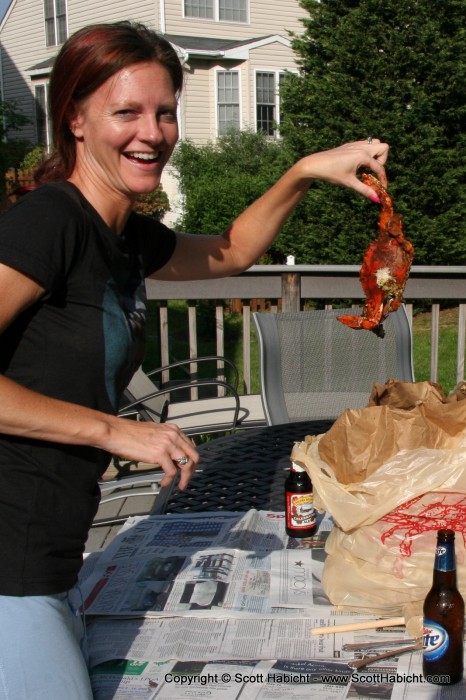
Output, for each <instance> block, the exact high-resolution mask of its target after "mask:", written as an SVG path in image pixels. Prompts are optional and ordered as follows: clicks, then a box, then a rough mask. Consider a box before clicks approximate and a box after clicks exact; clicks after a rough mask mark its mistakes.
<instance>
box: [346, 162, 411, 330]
mask: <svg viewBox="0 0 466 700" xmlns="http://www.w3.org/2000/svg"><path fill="white" fill-rule="evenodd" d="M363 181H364V182H365V184H367V185H369V186H370V187H371V188H372V189H374V190H375V191H376V192H377V194H378V196H379V198H380V200H381V203H382V211H381V213H380V220H379V235H378V237H377V238H376V239H375V240H373V241H371V243H369V246H368V248H367V250H366V252H365V255H364V260H363V263H362V267H361V270H360V273H359V278H360V280H361V285H362V288H363V291H364V294H365V296H366V301H365V304H364V307H363V310H362V313H361V315H360V316H339V317H338V320H339V321H341V322H342V323H344V324H345V325H347V326H349V327H350V328H356V329H365V330H370V331H373V332H374V333H375V334H376V335H378V336H380V337H383V336H384V330H383V326H382V323H383V321H384V319H385V318H386V317H387V316H388V314H389V313H390V312H392V311H396V309H397V308H398V307H399V306H400V304H401V302H402V300H403V292H404V288H405V285H406V281H407V279H408V276H409V271H410V269H411V263H412V260H413V255H414V248H413V246H412V245H411V243H410V242H409V241H407V240H406V239H405V237H404V235H403V230H402V219H401V215H400V214H395V213H394V212H393V206H392V200H391V198H390V196H389V194H388V193H387V191H386V189H385V188H384V187H383V185H382V184H381V183H380V182H379V181H378V180H377V179H376V178H375V177H374V176H373V175H365V176H364V175H363Z"/></svg>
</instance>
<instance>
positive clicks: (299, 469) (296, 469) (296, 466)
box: [291, 462, 306, 472]
mask: <svg viewBox="0 0 466 700" xmlns="http://www.w3.org/2000/svg"><path fill="white" fill-rule="evenodd" d="M291 468H292V470H293V471H294V472H304V471H306V470H305V469H304V467H301V466H300V465H299V464H296V462H291Z"/></svg>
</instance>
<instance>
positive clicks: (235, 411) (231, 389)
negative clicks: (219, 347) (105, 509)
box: [94, 355, 266, 525]
mask: <svg viewBox="0 0 466 700" xmlns="http://www.w3.org/2000/svg"><path fill="white" fill-rule="evenodd" d="M207 362H208V363H211V364H212V365H215V372H213V374H216V376H215V377H213V378H209V379H198V378H194V379H191V378H189V379H187V381H182V382H177V383H176V384H170V385H169V386H162V385H161V382H160V381H159V382H157V381H156V382H155V383H154V381H153V379H152V377H153V378H155V379H156V380H157V378H158V377H160V376H161V375H162V373H163V372H165V371H167V370H172V369H175V368H178V367H184V366H189V365H192V364H193V363H194V364H196V363H197V364H199V363H207ZM217 362H221V363H222V364H223V365H227V366H228V367H229V368H230V373H231V374H232V376H233V380H232V383H229V382H227V381H226V379H225V378H224V374H223V372H222V371H221V370H218V369H217ZM188 377H189V374H188ZM238 383H239V375H238V369H237V367H236V365H235V364H234V363H233V362H231V361H230V360H228V359H227V358H225V357H221V356H217V355H209V356H206V357H197V358H190V359H189V360H180V361H178V362H172V363H171V364H169V365H165V366H164V367H160V368H157V369H155V370H152V371H149V372H144V371H143V370H142V369H139V370H138V371H137V372H136V374H135V375H134V377H133V379H132V380H131V382H130V384H129V385H128V387H127V388H126V390H125V392H124V400H123V402H122V405H121V408H120V411H119V413H118V415H119V416H121V417H133V418H135V419H136V420H145V421H154V422H156V423H164V422H166V421H170V422H173V423H176V424H177V425H178V426H179V428H180V429H181V430H182V431H183V432H184V433H185V434H186V435H189V436H196V435H201V434H211V433H218V432H222V433H223V432H229V431H233V430H235V429H236V428H237V427H242V428H245V427H248V428H249V427H258V426H261V425H262V426H263V425H266V421H265V417H264V414H263V410H262V404H261V399H260V396H259V395H250V396H241V397H240V396H239V395H238V391H237V389H238ZM212 387H214V388H215V389H216V390H217V388H219V387H221V388H222V390H223V391H222V392H220V393H223V394H224V395H223V396H218V395H214V396H209V397H204V398H202V395H203V394H204V393H205V392H206V390H207V391H208V393H209V394H212V393H215V392H212ZM193 389H194V390H196V391H197V392H199V394H200V395H201V398H197V399H189V398H186V396H185V397H184V398H183V400H176V399H177V398H178V397H179V396H180V394H181V393H182V392H184V393H185V394H186V392H188V395H189V393H190V392H191V390H193ZM209 390H210V391H209ZM217 393H218V392H217ZM113 466H114V467H115V469H116V471H117V476H116V477H115V478H114V479H110V480H107V481H101V482H100V491H101V494H102V498H101V501H100V503H101V505H104V504H106V503H110V502H111V501H115V500H120V499H124V498H128V497H130V496H132V495H134V496H154V495H156V493H157V491H158V488H159V483H160V481H161V480H162V478H163V472H162V470H160V469H158V468H157V467H154V469H150V468H149V469H147V470H146V471H141V472H139V473H137V472H135V470H134V467H136V463H135V462H127V461H126V462H125V461H122V460H120V459H119V458H118V457H114V459H113ZM135 486H136V487H139V486H141V487H143V486H147V487H148V488H147V490H146V491H140V490H137V491H134V494H132V493H131V492H128V491H127V489H131V488H132V487H135ZM122 490H123V492H122ZM127 517H128V516H124V517H121V518H120V517H118V516H117V517H116V518H115V517H112V518H105V519H100V520H98V521H96V522H95V523H94V525H108V524H110V523H112V524H114V523H117V522H124V520H126V518H127Z"/></svg>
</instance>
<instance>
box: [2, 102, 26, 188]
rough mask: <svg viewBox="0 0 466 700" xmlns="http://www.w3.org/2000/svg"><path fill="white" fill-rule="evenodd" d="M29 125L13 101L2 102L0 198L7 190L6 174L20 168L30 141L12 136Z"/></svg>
mask: <svg viewBox="0 0 466 700" xmlns="http://www.w3.org/2000/svg"><path fill="white" fill-rule="evenodd" d="M28 123H29V119H28V118H27V117H25V116H24V115H23V114H21V113H20V112H19V111H18V109H17V106H16V103H15V102H13V101H8V102H7V101H1V100H0V196H2V195H4V193H5V189H6V182H5V174H6V172H7V170H8V169H9V168H16V167H18V165H19V163H20V162H21V160H22V158H23V157H24V155H25V153H26V151H27V150H28V148H30V147H31V144H30V142H29V141H26V140H25V139H15V138H12V136H11V134H12V133H14V132H16V131H19V130H20V129H21V128H22V127H23V126H25V125H26V124H28Z"/></svg>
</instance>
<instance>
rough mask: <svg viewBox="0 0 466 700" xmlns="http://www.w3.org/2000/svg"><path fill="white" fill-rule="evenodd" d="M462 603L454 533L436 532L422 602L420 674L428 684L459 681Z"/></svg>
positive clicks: (461, 649) (447, 531) (461, 673)
mask: <svg viewBox="0 0 466 700" xmlns="http://www.w3.org/2000/svg"><path fill="white" fill-rule="evenodd" d="M463 634H464V601H463V598H462V596H461V593H460V592H459V590H458V589H457V587H456V561H455V533H454V532H453V530H439V531H438V532H437V548H436V551H435V563H434V577H433V583H432V588H431V589H430V591H429V593H428V594H427V597H426V599H425V601H424V644H423V647H424V648H423V653H422V672H423V674H424V677H425V679H426V680H427V681H429V682H430V683H436V684H438V685H450V684H453V683H458V681H460V680H461V679H462V678H463Z"/></svg>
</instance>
